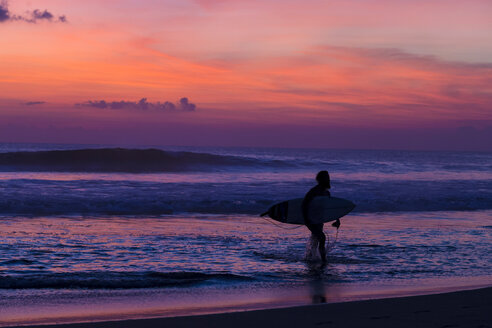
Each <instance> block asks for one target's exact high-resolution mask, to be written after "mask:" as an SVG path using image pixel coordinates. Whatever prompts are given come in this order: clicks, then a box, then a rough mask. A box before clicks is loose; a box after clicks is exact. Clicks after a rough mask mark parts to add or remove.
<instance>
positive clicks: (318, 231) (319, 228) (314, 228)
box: [306, 223, 326, 261]
mask: <svg viewBox="0 0 492 328" xmlns="http://www.w3.org/2000/svg"><path fill="white" fill-rule="evenodd" d="M306 226H307V227H308V229H309V230H310V231H311V233H312V234H313V236H314V237H316V239H317V240H318V249H319V255H320V256H321V260H322V261H326V249H325V244H326V236H325V233H324V232H323V224H322V223H321V224H306Z"/></svg>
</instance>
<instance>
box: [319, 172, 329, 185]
mask: <svg viewBox="0 0 492 328" xmlns="http://www.w3.org/2000/svg"><path fill="white" fill-rule="evenodd" d="M316 181H318V183H321V182H324V181H328V183H329V182H330V175H329V174H328V171H319V172H318V174H316Z"/></svg>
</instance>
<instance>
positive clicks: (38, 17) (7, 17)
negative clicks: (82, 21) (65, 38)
mask: <svg viewBox="0 0 492 328" xmlns="http://www.w3.org/2000/svg"><path fill="white" fill-rule="evenodd" d="M7 21H24V22H27V23H34V24H35V23H37V22H40V21H48V22H60V23H66V22H67V18H66V16H65V15H61V16H58V17H55V16H54V15H53V14H52V13H50V12H49V11H48V10H46V9H45V10H39V9H34V10H33V11H30V12H27V14H26V15H24V16H23V15H13V14H11V13H10V11H9V6H8V2H7V1H1V2H0V23H3V22H7Z"/></svg>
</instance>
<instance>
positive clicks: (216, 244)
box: [0, 144, 492, 326]
mask: <svg viewBox="0 0 492 328" xmlns="http://www.w3.org/2000/svg"><path fill="white" fill-rule="evenodd" d="M151 148H152V149H151ZM53 151H63V152H61V153H60V152H53ZM319 170H328V171H329V172H330V175H331V180H332V189H331V194H332V195H333V196H336V197H342V198H346V199H349V200H351V201H353V202H354V203H355V204H356V205H357V206H356V208H355V210H354V211H353V212H352V213H350V214H349V215H347V216H346V217H344V218H342V220H341V221H342V225H341V228H340V229H339V230H338V231H337V230H336V229H335V228H333V227H331V226H329V225H327V226H326V227H325V231H326V234H327V236H328V247H329V253H328V264H326V265H321V264H320V263H316V262H314V263H313V262H311V261H306V259H305V257H306V256H305V255H306V251H307V248H308V246H309V232H308V230H307V229H306V228H305V227H303V226H295V225H286V224H280V223H277V222H275V221H272V220H270V219H265V218H260V217H259V214H260V213H262V212H264V211H265V210H266V209H268V207H269V206H270V205H272V204H274V203H276V202H279V201H283V200H286V199H290V198H298V197H303V196H304V194H305V193H306V192H307V191H308V190H309V188H310V187H312V186H314V184H315V180H314V177H315V175H316V173H317V172H318V171H319ZM491 240H492V153H486V152H419V151H396V150H395V151H391V150H324V149H268V148H204V147H202V148H194V147H155V146H154V147H139V148H138V149H137V148H135V147H120V148H116V147H113V146H107V145H57V144H0V325H4V326H5V325H8V324H12V323H46V322H50V320H51V321H56V322H62V321H63V320H65V319H66V321H70V320H69V319H67V318H72V319H73V318H74V317H77V318H79V319H80V318H83V317H84V313H85V314H87V313H88V312H91V313H92V314H91V318H94V317H97V315H99V317H100V318H106V317H107V316H111V315H115V314H116V313H120V314H121V312H122V311H123V312H125V313H126V314H127V315H128V317H139V316H144V317H145V316H147V317H149V316H162V315H177V314H189V313H212V312H217V311H224V310H236V309H246V308H262V307H271V306H283V305H289V304H309V303H313V302H314V303H317V302H324V301H340V300H352V299H363V298H370V297H378V295H379V296H384V295H389V294H397V295H403V294H405V293H407V294H408V293H415V292H418V291H423V290H425V289H429V290H430V289H435V288H442V289H445V288H453V287H457V286H461V287H463V286H479V285H486V284H490V283H491V282H492V275H491V270H490V268H491V265H492V243H491V242H490V241H491ZM292 290H295V291H297V292H296V293H290V292H289V291H292ZM299 291H301V292H299ZM403 291H404V292H403ZM293 295H295V296H293ZM128 300H131V301H128ZM55 310H56V311H55ZM94 313H96V314H97V315H96V316H94ZM120 317H121V315H120V316H119V318H120ZM64 318H65V319H64Z"/></svg>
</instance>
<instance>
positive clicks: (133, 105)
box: [75, 98, 196, 112]
mask: <svg viewBox="0 0 492 328" xmlns="http://www.w3.org/2000/svg"><path fill="white" fill-rule="evenodd" d="M75 106H78V107H79V106H82V107H94V108H101V109H130V110H155V111H168V112H169V111H182V112H193V111H195V110H196V105H195V104H192V103H190V102H189V101H188V98H181V99H180V100H179V102H178V103H177V104H175V103H172V102H169V101H166V102H163V103H161V102H155V103H151V102H148V101H147V98H142V99H140V100H139V101H137V102H134V101H125V100H121V101H111V102H108V101H106V100H97V101H92V100H89V101H86V102H84V103H81V104H75Z"/></svg>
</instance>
